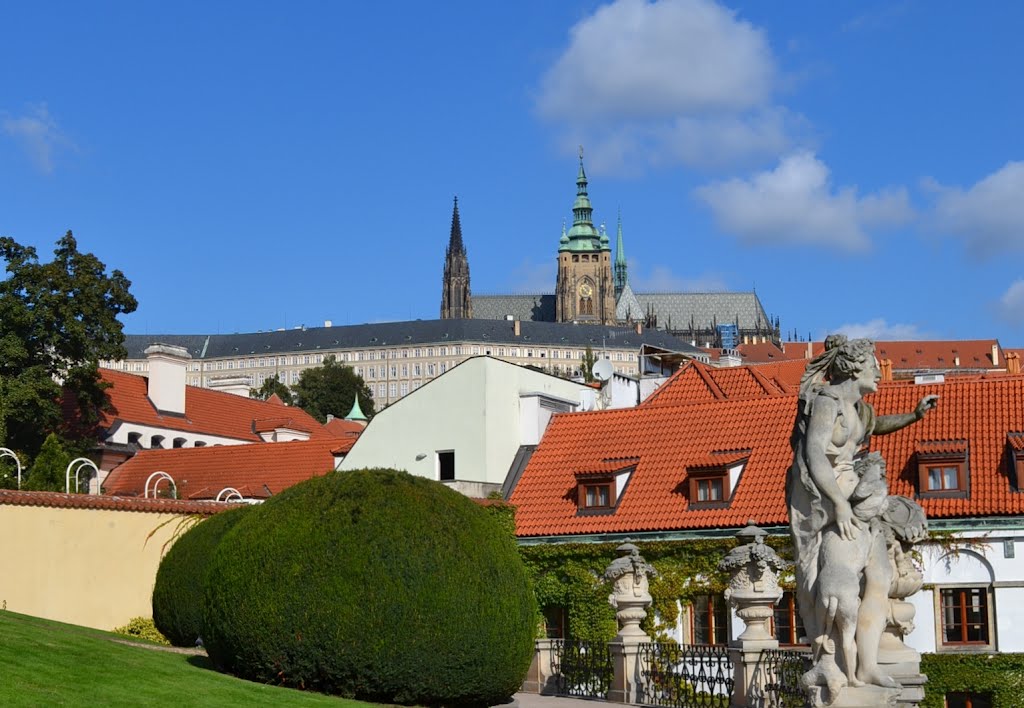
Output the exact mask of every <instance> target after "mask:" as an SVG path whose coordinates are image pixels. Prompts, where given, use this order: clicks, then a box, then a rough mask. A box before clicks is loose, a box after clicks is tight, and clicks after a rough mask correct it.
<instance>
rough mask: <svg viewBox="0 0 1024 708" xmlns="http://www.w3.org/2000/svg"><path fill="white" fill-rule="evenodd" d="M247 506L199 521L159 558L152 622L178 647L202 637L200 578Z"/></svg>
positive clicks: (154, 588)
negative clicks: (216, 549) (215, 550)
mask: <svg viewBox="0 0 1024 708" xmlns="http://www.w3.org/2000/svg"><path fill="white" fill-rule="evenodd" d="M249 508H250V507H249V506H248V505H245V506H239V507H238V508H235V509H231V510H229V511H222V512H221V513H219V514H216V515H214V516H212V517H210V518H209V519H207V520H205V521H201V522H200V523H198V524H196V525H195V526H193V527H192V528H190V529H189V530H188V531H187V532H185V533H184V534H183V535H182V537H181V538H179V539H178V540H177V541H176V542H175V543H174V545H173V546H171V548H170V550H169V551H167V555H165V556H164V558H163V560H162V561H160V568H159V569H158V570H157V573H156V583H155V584H154V586H153V621H154V623H155V624H156V627H157V629H159V630H160V631H161V632H162V633H163V634H164V635H165V636H166V637H167V638H168V639H169V640H170V641H171V644H173V645H174V646H178V647H191V646H195V644H196V640H197V639H198V638H199V637H201V636H203V578H204V577H205V576H206V568H207V566H208V565H209V562H210V559H211V558H212V557H213V551H214V549H215V548H216V547H217V544H219V543H220V540H221V538H223V537H224V534H226V533H227V532H228V531H230V530H231V529H232V528H233V527H234V525H235V524H236V523H238V521H239V519H241V518H242V516H243V515H244V514H245V513H247V511H248V509H249Z"/></svg>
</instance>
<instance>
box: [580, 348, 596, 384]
mask: <svg viewBox="0 0 1024 708" xmlns="http://www.w3.org/2000/svg"><path fill="white" fill-rule="evenodd" d="M595 362H597V357H596V356H594V350H593V349H591V348H590V345H589V344H588V345H587V350H586V351H585V352H583V358H582V359H580V370H581V371H583V380H584V381H585V382H586V383H591V382H593V380H594V363H595Z"/></svg>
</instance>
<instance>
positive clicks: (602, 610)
mask: <svg viewBox="0 0 1024 708" xmlns="http://www.w3.org/2000/svg"><path fill="white" fill-rule="evenodd" d="M767 543H768V544H769V545H771V546H772V547H774V548H775V549H776V551H777V552H778V553H779V555H780V556H782V557H783V558H789V557H791V555H792V553H791V551H790V546H789V539H788V538H786V537H769V538H768V539H767ZM736 544H737V541H736V539H734V538H724V539H694V540H680V541H650V542H640V543H637V545H638V546H639V547H640V553H641V555H643V557H644V559H645V560H646V561H647V562H648V563H650V564H651V565H653V566H654V567H655V569H657V571H658V573H659V575H658V577H657V578H655V579H653V580H652V581H651V597H652V598H653V605H652V609H653V612H648V614H647V619H646V620H645V621H644V624H643V625H642V626H643V629H644V630H645V631H646V632H648V633H649V634H651V635H652V636H654V637H655V638H658V639H660V640H666V639H668V638H669V635H670V634H671V632H672V631H673V630H674V628H675V626H676V622H677V620H678V618H679V604H678V603H677V601H680V602H681V604H683V605H686V604H687V603H688V601H689V600H690V598H692V597H694V596H696V595H701V594H706V593H720V592H722V591H724V590H725V588H726V585H727V584H728V582H729V576H728V574H727V573H722V572H721V571H719V570H718V562H719V561H720V560H721V559H722V558H723V557H724V556H725V554H726V553H728V552H729V551H730V550H732V549H733V548H734V547H735V546H736ZM619 545H620V543H619V542H616V543H553V544H540V545H536V546H520V547H519V551H520V554H521V555H522V557H523V560H524V561H525V563H526V567H527V569H528V570H529V571H530V573H531V575H532V578H533V586H534V592H535V593H536V595H537V604H538V605H539V606H540V607H541V608H545V607H553V606H554V607H563V608H565V609H566V610H567V613H568V634H569V636H570V637H571V638H573V639H577V640H582V641H609V640H611V639H612V638H613V637H614V636H615V634H616V632H617V631H618V629H617V624H616V621H615V611H614V609H613V608H612V607H611V605H609V604H608V596H609V594H611V584H610V583H608V582H607V581H605V580H604V579H603V578H602V575H603V573H604V570H605V568H607V567H608V564H609V563H611V561H612V560H614V559H615V558H616V557H618V555H619V554H618V553H617V552H616V550H615V549H616V548H617V547H618V546H619Z"/></svg>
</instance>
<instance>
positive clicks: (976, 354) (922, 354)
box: [782, 339, 1012, 372]
mask: <svg viewBox="0 0 1024 708" xmlns="http://www.w3.org/2000/svg"><path fill="white" fill-rule="evenodd" d="M782 347H783V350H784V351H785V352H786V353H787V354H795V353H797V352H801V353H802V354H803V355H804V356H806V353H807V347H808V342H783V344H782ZM993 347H995V352H996V360H995V361H993V358H992V351H993ZM810 348H811V350H812V352H813V356H817V355H818V354H821V352H822V351H824V348H825V345H824V343H823V342H812V343H810ZM1006 351H1007V352H1008V351H1012V350H1006ZM875 355H876V356H877V357H878V359H879V360H882V359H888V360H890V361H891V362H892V367H893V370H894V371H896V372H899V371H905V372H911V371H949V372H955V371H956V370H957V369H964V370H967V371H971V370H974V371H978V370H985V369H1005V368H1006V357H1005V353H1004V350H1003V349H1002V348H1001V347H1000V346H999V341H998V340H996V339H961V340H944V341H940V340H920V341H902V342H897V341H886V342H875ZM808 358H809V357H808ZM958 362H959V363H958Z"/></svg>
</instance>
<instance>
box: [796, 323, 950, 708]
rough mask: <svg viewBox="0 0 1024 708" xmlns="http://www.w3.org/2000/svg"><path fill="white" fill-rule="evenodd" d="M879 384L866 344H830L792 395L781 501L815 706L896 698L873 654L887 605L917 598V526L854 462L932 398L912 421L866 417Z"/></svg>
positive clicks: (877, 476) (920, 519)
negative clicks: (913, 556)
mask: <svg viewBox="0 0 1024 708" xmlns="http://www.w3.org/2000/svg"><path fill="white" fill-rule="evenodd" d="M880 378H881V375H880V372H879V367H878V362H877V360H876V359H875V347H874V343H873V342H872V341H870V340H867V339H853V340H848V339H847V338H846V337H844V336H842V335H832V336H830V337H828V338H827V339H826V340H825V351H824V352H823V353H822V354H821V355H820V356H818V357H817V358H815V359H814V360H812V361H811V362H810V364H808V367H807V370H806V372H805V373H804V376H803V379H802V380H801V383H800V397H799V409H798V412H797V417H796V422H795V424H794V429H793V435H792V439H791V442H792V445H793V464H792V466H791V467H790V469H789V472H788V475H787V479H786V501H787V505H788V507H789V518H790V530H791V533H792V539H793V546H794V558H795V562H796V563H795V565H796V595H797V603H798V605H799V607H800V609H801V617H802V619H803V622H804V628H805V630H806V632H807V637H808V639H809V641H810V642H811V648H812V657H813V667H812V668H811V669H810V671H808V672H807V673H805V674H804V675H803V678H802V684H803V686H804V688H805V689H806V690H807V691H808V694H809V697H810V699H811V701H812V703H814V704H815V705H831V704H835V703H836V701H837V700H839V699H840V697H841V700H842V702H841V704H842V705H851V706H852V705H885V704H886V703H892V702H894V701H895V700H896V699H895V696H896V695H897V694H898V689H900V687H901V684H900V683H899V682H898V681H897V680H896V679H894V678H893V677H892V676H891V675H890V674H889V673H888V672H887V671H886V670H885V669H884V668H883V667H882V666H880V664H879V647H880V646H881V645H882V643H883V635H884V633H885V631H886V628H887V625H891V624H892V623H893V621H894V619H893V616H894V612H893V609H892V608H893V606H894V605H893V603H894V602H895V603H898V602H899V600H901V599H902V597H905V596H906V594H907V592H906V591H907V590H908V589H910V588H912V589H911V591H913V590H916V589H917V588H918V587H920V583H919V582H918V583H916V585H917V587H913V586H914V585H915V583H914V582H913V578H912V576H914V574H915V573H916V572H917V571H916V569H915V568H914V567H913V563H911V561H910V559H909V557H908V551H909V550H910V547H911V545H912V544H914V543H915V542H918V541H921V540H923V539H924V538H925V535H926V534H927V522H926V520H925V515H924V512H923V511H922V509H921V507H920V506H918V504H917V503H915V502H914V501H912V500H910V499H906V498H904V497H897V496H890V495H889V492H888V484H887V483H886V466H885V460H883V459H882V457H881V456H880V455H879V454H877V453H871V454H867V455H863V454H862V451H863V450H864V449H865V447H866V445H867V444H868V442H869V439H870V436H872V435H886V434H888V433H892V432H894V431H896V430H899V429H901V428H904V427H906V426H908V425H910V424H911V423H914V422H915V421H918V420H921V419H922V418H923V417H924V416H925V414H926V413H927V412H928V411H929V410H931V409H932V408H934V407H935V406H936V405H937V403H938V397H937V396H925V397H924V398H922V399H921V401H920V403H918V405H917V407H916V409H915V410H914V411H913V412H911V413H905V414H897V415H885V416H876V415H875V412H874V410H873V408H872V407H871V405H870V404H868V403H867V402H866V401H865V400H864V396H865V395H867V394H869V393H872V392H874V391H875V390H877V388H878V381H879V379H880ZM917 577H918V578H920V576H919V575H918V576H917ZM907 578H911V581H910V582H909V584H908V583H907V582H904V581H906V579H907ZM908 585H909V586H910V587H909V588H908ZM897 614H898V613H897ZM911 616H912V614H911ZM907 622H908V623H909V620H907Z"/></svg>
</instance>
